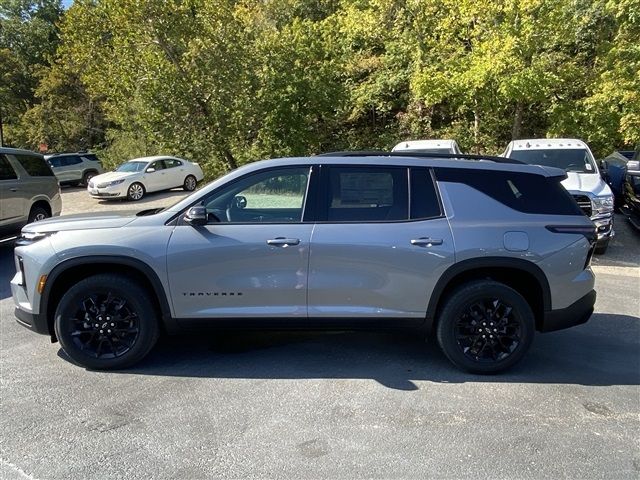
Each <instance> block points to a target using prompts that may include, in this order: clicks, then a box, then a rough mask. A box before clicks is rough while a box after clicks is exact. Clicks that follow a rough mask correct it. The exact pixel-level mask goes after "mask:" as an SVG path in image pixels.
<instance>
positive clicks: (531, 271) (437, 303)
mask: <svg viewBox="0 0 640 480" xmlns="http://www.w3.org/2000/svg"><path fill="white" fill-rule="evenodd" d="M482 279H490V280H494V281H497V282H500V283H503V284H505V285H507V286H509V287H511V288H513V289H514V290H516V291H517V292H518V293H519V294H520V295H522V296H523V297H524V299H525V300H526V301H527V303H529V305H530V306H531V309H532V310H533V314H534V316H535V320H536V330H541V329H542V325H543V322H544V314H545V312H547V311H550V310H551V289H550V287H549V281H548V280H547V277H546V275H545V274H544V272H543V271H542V270H541V269H540V267H538V266H537V265H536V264H534V263H532V262H530V261H527V260H523V259H519V258H507V257H484V258H476V259H469V260H463V261H461V262H458V263H455V264H454V265H452V266H451V267H449V268H448V269H447V270H446V271H445V272H444V273H443V274H442V276H441V277H440V279H439V280H438V282H437V283H436V286H435V287H434V289H433V293H432V295H431V298H430V299H429V304H428V306H427V328H428V329H429V330H432V329H433V328H434V327H435V326H436V323H437V321H438V316H439V313H440V311H441V309H442V307H443V305H444V302H445V300H446V298H447V297H448V296H449V294H450V293H451V292H452V291H453V290H455V289H456V288H457V287H458V286H459V285H462V284H464V283H468V282H470V281H473V280H482Z"/></svg>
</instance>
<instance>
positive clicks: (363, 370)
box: [109, 314, 640, 391]
mask: <svg viewBox="0 0 640 480" xmlns="http://www.w3.org/2000/svg"><path fill="white" fill-rule="evenodd" d="M112 373H113V372H112ZM112 373H109V374H112ZM115 373H117V374H127V375H156V376H175V377H203V378H237V379H244V378H247V379H321V378H332V379H373V380H376V381H378V382H379V383H380V384H382V385H385V386H387V387H389V388H393V389H398V390H407V391H410V390H417V389H418V386H417V385H416V384H415V383H414V382H415V381H430V382H439V383H462V382H485V383H486V382H496V383H505V382H512V383H558V384H578V385H594V386H609V385H640V319H639V318H637V317H631V316H626V315H614V314H595V315H594V316H593V317H592V319H591V320H590V322H589V323H587V324H586V325H582V326H579V327H576V328H573V329H569V330H565V331H562V332H555V333H549V334H544V335H538V336H537V337H536V339H535V341H534V344H533V346H532V348H531V350H530V351H529V353H528V355H527V356H526V357H525V359H524V360H523V361H522V362H521V363H520V364H518V365H517V366H516V367H515V368H513V369H511V370H509V371H508V372H506V373H503V374H499V375H494V376H480V375H473V374H468V373H464V372H461V371H460V370H458V369H457V368H455V367H454V366H453V365H451V364H450V363H449V362H448V361H447V359H446V358H445V357H444V355H443V354H442V353H441V352H440V350H439V349H438V347H437V345H436V343H435V341H433V340H430V341H429V342H427V343H425V342H424V340H422V339H421V336H420V335H416V334H415V333H413V334H411V333H397V332H396V333H369V332H324V333H318V332H270V331H262V332H255V331H220V332H209V333H208V334H204V335H203V334H199V335H197V336H195V335H194V336H190V335H189V336H179V337H169V338H164V339H163V340H162V341H161V342H160V344H159V345H158V346H157V347H156V348H155V349H154V350H153V351H152V352H151V354H150V355H149V356H148V357H147V359H145V360H144V361H143V362H142V363H141V364H139V365H137V366H136V367H134V368H131V369H128V370H123V371H120V372H115Z"/></svg>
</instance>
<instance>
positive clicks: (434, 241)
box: [411, 237, 442, 247]
mask: <svg viewBox="0 0 640 480" xmlns="http://www.w3.org/2000/svg"><path fill="white" fill-rule="evenodd" d="M411 245H416V246H417V247H432V246H433V245H442V239H441V238H428V237H421V238H414V239H413V240H411Z"/></svg>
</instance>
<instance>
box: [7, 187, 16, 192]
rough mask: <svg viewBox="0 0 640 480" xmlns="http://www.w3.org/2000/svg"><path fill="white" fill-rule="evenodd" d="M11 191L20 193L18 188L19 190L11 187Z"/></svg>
mask: <svg viewBox="0 0 640 480" xmlns="http://www.w3.org/2000/svg"><path fill="white" fill-rule="evenodd" d="M9 191H11V192H17V191H18V188H17V187H11V188H10V189H9Z"/></svg>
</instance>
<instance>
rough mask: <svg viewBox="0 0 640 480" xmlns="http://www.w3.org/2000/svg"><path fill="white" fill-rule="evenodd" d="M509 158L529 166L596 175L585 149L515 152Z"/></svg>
mask: <svg viewBox="0 0 640 480" xmlns="http://www.w3.org/2000/svg"><path fill="white" fill-rule="evenodd" d="M509 158H513V159H515V160H520V161H521V162H524V163H527V164H529V165H544V166H545V167H556V168H562V169H563V170H566V171H567V172H582V173H596V169H595V167H594V165H593V162H592V161H591V158H590V155H589V152H587V150H585V149H584V148H558V149H548V150H546V149H545V150H513V151H512V152H511V153H510V154H509Z"/></svg>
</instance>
